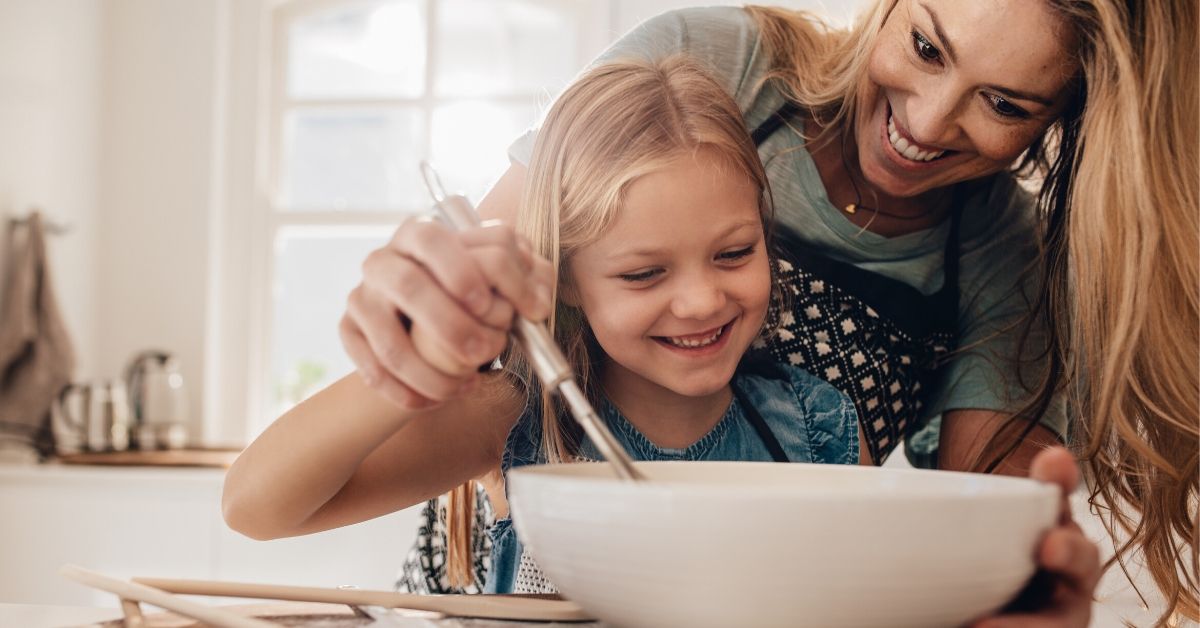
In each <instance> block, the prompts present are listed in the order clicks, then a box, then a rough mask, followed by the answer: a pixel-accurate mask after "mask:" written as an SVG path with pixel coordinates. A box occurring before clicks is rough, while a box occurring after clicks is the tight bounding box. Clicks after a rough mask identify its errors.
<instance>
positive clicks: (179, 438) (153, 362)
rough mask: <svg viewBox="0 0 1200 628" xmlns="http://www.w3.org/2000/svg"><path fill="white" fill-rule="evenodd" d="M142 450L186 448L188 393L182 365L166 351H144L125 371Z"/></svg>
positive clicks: (138, 442)
mask: <svg viewBox="0 0 1200 628" xmlns="http://www.w3.org/2000/svg"><path fill="white" fill-rule="evenodd" d="M125 383H126V386H128V388H129V397H130V403H129V405H130V409H131V414H132V415H133V422H134V428H133V431H132V433H133V437H134V439H135V441H136V445H137V447H138V448H139V449H180V448H182V447H184V446H185V445H186V444H187V440H188V433H187V423H188V405H187V390H186V388H185V387H184V382H183V374H182V373H180V371H179V362H178V360H176V359H175V357H174V356H172V355H171V354H170V353H167V352H166V351H158V350H151V351H143V352H141V353H139V354H137V355H135V356H134V357H133V359H132V360H130V362H129V366H128V367H127V368H126V369H125Z"/></svg>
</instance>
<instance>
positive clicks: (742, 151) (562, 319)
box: [448, 55, 781, 580]
mask: <svg viewBox="0 0 1200 628" xmlns="http://www.w3.org/2000/svg"><path fill="white" fill-rule="evenodd" d="M701 149H706V150H710V151H712V152H714V153H715V154H716V155H718V156H719V157H720V158H721V160H722V165H723V167H725V168H728V169H730V170H731V171H733V172H737V173H740V174H742V175H744V176H745V177H746V179H747V180H748V181H751V182H752V183H753V184H754V186H755V187H756V189H757V190H758V191H759V210H760V215H761V216H762V219H763V225H764V228H765V227H766V226H767V225H769V224H770V202H769V191H768V190H769V189H768V185H767V175H766V172H765V171H764V170H763V166H762V162H761V161H760V160H759V157H758V151H757V149H756V148H755V146H754V142H753V141H752V140H751V139H750V132H749V130H748V129H747V128H746V123H745V121H744V120H743V119H742V114H741V110H740V109H738V106H737V103H735V102H734V100H733V98H732V96H730V95H729V93H728V92H726V90H725V89H724V88H723V87H722V86H721V85H720V84H719V83H717V82H716V80H714V79H713V78H712V77H711V76H710V75H709V73H708V71H707V70H706V69H705V68H703V67H702V66H700V65H699V64H698V63H697V62H695V61H691V60H689V59H687V58H686V57H684V56H682V55H674V56H670V57H666V58H663V59H658V60H654V61H643V60H630V61H613V62H609V63H604V64H603V65H600V66H597V67H594V68H592V69H590V70H588V71H586V72H585V73H583V74H582V75H581V76H579V77H578V78H577V79H576V80H575V81H574V82H573V83H572V84H571V86H570V87H568V88H567V89H566V90H565V91H564V92H563V93H562V94H561V95H560V96H559V97H558V98H557V99H556V100H555V102H554V104H553V105H552V106H551V107H550V109H549V111H548V112H547V113H546V116H545V119H544V121H543V122H542V125H541V127H540V129H539V130H538V134H537V140H536V141H535V143H534V147H533V155H532V157H531V158H530V161H529V166H528V174H527V175H526V178H525V189H524V191H523V193H522V195H521V205H520V208H519V210H518V218H517V231H518V232H519V233H521V234H522V235H524V236H525V237H526V238H527V239H528V240H529V242H530V245H531V247H532V250H533V252H534V253H535V254H537V255H541V256H542V257H544V258H546V259H548V260H549V261H550V263H551V265H552V266H553V268H554V271H555V273H556V276H557V277H558V281H557V282H556V285H555V287H554V291H553V293H552V295H551V303H552V304H553V310H554V316H553V317H551V320H550V321H549V323H548V324H549V328H550V332H551V333H552V334H553V335H554V338H555V340H556V341H557V342H558V344H559V346H560V347H561V348H562V349H563V353H564V354H565V355H566V357H567V361H568V362H569V363H570V365H571V368H572V369H573V371H574V373H575V375H576V377H577V379H578V381H579V384H580V387H581V388H582V389H583V391H584V392H585V393H586V394H587V395H588V397H589V399H590V400H591V401H592V403H593V404H597V403H599V401H600V390H599V385H598V383H597V381H596V379H597V375H598V373H597V369H598V367H599V365H600V363H601V361H602V359H603V355H602V351H601V349H600V347H599V346H598V345H597V344H596V341H595V339H594V338H593V337H592V334H591V331H590V328H589V327H588V325H587V322H586V320H585V318H584V315H583V312H582V311H581V310H580V309H579V308H577V307H574V306H571V305H568V304H567V303H565V302H564V301H563V299H562V298H561V294H560V291H561V290H563V289H567V290H570V289H571V288H570V286H571V281H570V273H569V263H570V259H571V256H572V254H573V253H574V252H575V251H576V250H578V249H579V248H580V247H583V246H586V245H588V244H590V243H592V242H595V241H596V240H598V239H599V238H600V237H601V236H602V235H603V234H604V233H605V232H606V231H608V229H609V228H610V227H611V226H612V224H613V223H614V222H615V221H616V219H617V214H618V212H619V211H620V209H621V207H622V206H623V204H624V200H625V195H626V192H627V191H628V188H629V186H630V185H631V184H632V183H633V182H634V181H636V180H637V179H638V178H639V177H642V176H644V175H647V174H650V173H652V172H655V171H659V170H661V169H663V168H664V167H667V166H668V165H670V164H671V163H673V162H676V161H678V160H679V159H681V158H688V157H690V156H692V155H694V154H695V153H696V151H698V150H701ZM771 266H772V269H774V264H772V265H771ZM773 298H774V299H779V298H781V297H780V295H779V294H777V292H776V293H774V294H773ZM775 302H776V303H778V301H775ZM772 310H773V312H774V313H775V314H776V315H777V314H778V308H777V307H776V308H772ZM770 324H771V321H768V326H769V325H770ZM503 362H504V364H505V370H506V371H508V372H509V373H510V374H512V376H513V377H514V379H515V380H516V383H517V385H518V386H520V387H522V388H524V389H525V390H527V391H528V390H535V389H536V390H541V387H540V386H533V383H534V382H535V381H536V379H537V377H536V375H535V374H534V373H533V372H532V370H531V368H530V365H529V363H528V362H527V361H526V360H525V359H524V356H522V355H521V353H520V352H519V351H515V350H511V351H509V352H508V353H507V354H506V356H505V357H504V358H503ZM529 402H530V403H535V401H534V400H532V399H531V400H530V401H529ZM536 403H540V405H541V409H542V412H541V415H542V443H541V449H542V454H543V456H544V457H545V459H546V460H547V461H550V462H562V461H571V460H573V459H575V458H576V457H577V455H578V448H579V445H580V438H581V435H580V434H579V431H578V428H577V427H576V425H575V422H574V420H573V419H571V418H570V415H569V414H567V413H566V411H565V408H562V407H560V406H559V404H558V402H557V400H556V398H554V397H552V396H551V395H550V393H549V391H544V390H542V391H541V398H540V399H538V400H537V401H536ZM473 500H474V489H473V487H472V486H470V485H468V486H463V487H459V488H457V489H455V490H454V491H453V492H452V496H451V501H450V503H451V508H450V513H449V514H448V517H449V519H450V522H449V525H448V530H449V535H448V536H449V545H450V556H449V558H448V561H449V563H450V564H449V575H450V576H451V580H454V578H455V577H462V578H464V579H466V578H467V577H469V574H470V571H469V568H470V562H469V560H470V555H469V547H470V546H469V539H470V534H469V531H470V527H469V525H470V518H469V517H470V514H471V513H470V506H469V505H470V504H471V503H472V502H473ZM456 506H457V507H456ZM456 548H457V550H456Z"/></svg>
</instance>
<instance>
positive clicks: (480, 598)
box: [134, 578, 592, 621]
mask: <svg viewBox="0 0 1200 628" xmlns="http://www.w3.org/2000/svg"><path fill="white" fill-rule="evenodd" d="M134 581H135V582H138V583H141V584H143V585H146V586H150V587H154V588H155V589H160V590H162V591H169V592H171V593H182V594H186V595H214V596H219V597H244V598H260V599H270V600H290V601H295V602H332V603H336V604H348V605H354V606H382V607H385V608H405V609H411V610H420V611H432V612H435V613H442V614H444V615H449V616H453V617H472V618H481V619H508V620H518V621H591V620H592V618H591V617H589V616H587V615H586V614H584V612H583V609H581V608H580V607H579V606H578V605H577V604H575V603H574V602H570V601H567V600H548V599H545V598H537V597H532V596H530V597H527V596H522V595H481V594H475V595H417V594H413V593H397V592H394V591H370V590H366V589H327V588H322V587H296V586H287V585H276V584H253V583H245V582H220V581H212V580H176V579H169V578H134Z"/></svg>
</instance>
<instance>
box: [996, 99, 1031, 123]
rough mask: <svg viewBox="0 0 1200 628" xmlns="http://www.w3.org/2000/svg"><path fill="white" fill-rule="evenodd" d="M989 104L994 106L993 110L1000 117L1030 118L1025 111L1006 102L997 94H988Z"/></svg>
mask: <svg viewBox="0 0 1200 628" xmlns="http://www.w3.org/2000/svg"><path fill="white" fill-rule="evenodd" d="M986 97H987V99H988V102H990V103H991V105H992V110H993V111H995V112H996V113H997V114H998V115H1000V116H1002V117H1005V118H1028V117H1029V112H1028V111H1025V110H1024V109H1022V108H1020V107H1018V106H1016V105H1014V104H1012V103H1010V102H1008V101H1007V100H1004V99H1003V98H1001V97H1000V96H996V95H995V94H986Z"/></svg>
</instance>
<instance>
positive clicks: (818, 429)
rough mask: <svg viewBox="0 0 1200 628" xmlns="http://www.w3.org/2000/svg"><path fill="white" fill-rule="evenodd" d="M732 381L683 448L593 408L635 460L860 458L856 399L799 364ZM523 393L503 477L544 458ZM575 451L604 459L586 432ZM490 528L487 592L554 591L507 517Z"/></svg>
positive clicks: (535, 404) (747, 371)
mask: <svg viewBox="0 0 1200 628" xmlns="http://www.w3.org/2000/svg"><path fill="white" fill-rule="evenodd" d="M732 385H733V389H734V393H735V394H734V398H733V400H732V401H731V402H730V404H729V408H728V409H727V410H726V411H725V414H724V416H722V417H721V420H720V421H718V422H717V424H716V425H715V426H714V427H713V428H712V429H711V430H710V431H709V432H708V433H707V434H705V435H704V436H703V437H701V438H700V440H698V441H696V442H695V443H692V444H691V445H689V446H687V447H685V448H682V449H671V448H667V447H659V446H658V445H655V444H654V443H652V442H650V440H649V439H648V438H646V436H645V435H643V434H642V433H641V432H640V431H638V429H637V428H636V427H634V426H633V424H632V423H630V422H629V420H628V419H626V418H625V417H624V416H622V415H621V413H620V412H619V411H618V410H617V409H616V407H615V406H613V405H612V404H611V403H609V402H608V401H607V400H604V401H603V402H602V403H601V404H600V405H599V407H598V408H597V409H596V410H597V412H598V413H599V414H600V416H601V418H602V419H603V420H604V421H605V423H607V424H608V428H609V429H610V430H612V433H613V435H614V436H615V437H616V438H617V440H618V441H620V442H621V444H622V445H623V446H624V447H625V449H626V451H628V452H629V455H630V456H631V457H633V458H634V459H635V460H683V461H686V460H696V461H699V460H709V461H718V460H725V461H736V460H740V461H750V462H771V461H777V462H780V461H790V462H818V463H828V464H857V463H858V444H859V443H858V415H857V413H856V411H855V408H854V403H853V401H851V400H850V398H849V397H848V396H847V395H846V394H845V393H843V392H841V391H839V390H838V389H837V388H835V387H833V386H832V385H830V384H829V383H828V382H826V381H824V380H822V379H819V378H816V377H814V376H812V375H810V374H809V373H808V372H806V371H804V370H802V369H800V368H796V367H786V366H780V365H776V364H759V365H756V366H755V367H753V368H739V370H738V374H737V375H736V376H735V377H734V379H733V382H732ZM529 399H530V402H529V403H527V405H526V409H525V411H524V412H523V413H522V414H521V416H520V418H518V420H517V423H516V425H514V426H513V428H512V431H511V432H509V435H508V441H507V443H506V446H505V449H504V457H503V460H502V463H501V468H502V469H503V471H504V473H505V475H506V476H507V474H508V471H509V470H510V469H514V468H516V467H521V466H525V465H530V464H540V463H543V462H545V456H544V455H543V453H542V451H541V440H542V420H541V411H540V405H541V404H540V401H539V395H538V394H530V395H529ZM764 429H765V430H766V431H765V432H764V431H763V430H764ZM780 450H782V451H780ZM781 454H782V455H783V456H785V457H784V458H782V459H781V457H780V455H781ZM580 457H581V458H583V459H588V460H601V459H602V458H601V456H600V454H599V452H598V451H597V450H596V448H595V445H593V444H592V443H591V442H590V441H588V440H586V439H585V440H584V441H583V443H582V445H581V451H580ZM488 534H489V535H490V536H491V538H492V571H491V573H490V574H489V576H488V579H487V591H488V592H489V593H554V592H556V589H555V588H554V585H553V583H551V582H550V581H549V580H547V579H546V577H545V576H544V575H543V574H542V572H541V570H540V569H539V568H538V567H537V564H536V563H535V562H534V561H533V559H532V557H530V556H528V555H527V554H526V553H525V550H524V546H523V545H522V543H521V540H520V539H519V538H517V532H516V529H515V528H514V527H513V525H512V520H511V518H502V519H499V520H497V521H496V523H495V524H494V525H492V527H491V528H489V530H488Z"/></svg>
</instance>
